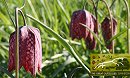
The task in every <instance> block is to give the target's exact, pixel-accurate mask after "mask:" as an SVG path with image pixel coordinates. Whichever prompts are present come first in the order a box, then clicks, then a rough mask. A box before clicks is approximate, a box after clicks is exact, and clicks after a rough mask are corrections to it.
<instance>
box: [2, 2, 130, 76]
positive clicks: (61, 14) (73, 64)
mask: <svg viewBox="0 0 130 78" xmlns="http://www.w3.org/2000/svg"><path fill="white" fill-rule="evenodd" d="M84 1H87V4H86V6H85V9H86V10H88V11H89V12H91V13H92V14H94V9H93V5H92V2H91V0H26V5H25V7H24V8H23V9H22V10H23V12H24V14H29V15H31V16H33V17H35V18H36V19H38V20H39V21H41V22H42V23H43V24H45V25H46V26H48V27H49V28H50V29H52V31H53V32H55V33H56V34H57V35H59V36H61V37H62V40H63V41H65V43H62V41H60V39H57V37H55V36H54V35H52V34H51V33H50V32H46V31H47V30H46V29H45V28H44V27H43V26H42V25H41V24H38V23H37V22H36V21H33V20H32V19H30V18H28V17H27V16H26V20H27V24H28V25H30V26H34V27H37V28H39V29H40V32H41V38H42V53H43V56H42V60H43V68H42V72H41V73H40V74H37V77H38V78H42V77H45V78H52V77H55V78H65V75H67V76H68V75H70V74H69V73H70V72H72V71H73V70H74V69H75V68H77V67H79V66H80V64H79V62H78V61H77V60H75V59H74V55H73V54H72V53H71V52H70V50H68V49H67V48H66V47H67V45H65V44H66V42H68V44H69V45H70V47H72V48H73V49H74V52H76V53H77V55H78V57H79V58H80V60H82V62H83V63H84V64H85V65H87V67H89V63H90V57H89V54H90V53H100V50H99V48H98V47H97V48H96V49H95V50H93V51H90V50H88V49H87V48H86V47H85V42H84V41H83V40H74V41H72V40H71V38H70V36H69V24H70V20H71V15H72V13H73V12H74V11H76V10H79V9H83V5H84ZM94 1H96V0H94ZM106 1H107V3H108V5H111V3H112V1H113V0H106ZM128 1H129V3H130V0H128ZM7 4H8V6H9V11H10V13H11V17H12V18H13V19H14V11H15V7H21V6H22V4H23V2H22V0H7ZM129 6H130V4H129ZM111 11H112V14H113V16H114V17H115V18H116V20H117V22H118V25H117V34H120V33H121V32H123V33H121V34H120V35H117V36H116V37H114V38H113V39H114V40H115V53H128V51H127V33H126V31H125V32H124V30H126V29H127V17H126V15H127V14H126V13H127V11H126V8H125V5H124V3H123V0H116V2H115V3H114V5H113V6H112V8H111ZM19 15H20V14H19ZM106 16H108V11H107V9H106V7H105V5H104V4H103V3H102V2H99V5H98V22H99V23H101V22H102V21H103V19H104V18H105V17H106ZM22 25H23V20H22V17H21V16H19V26H22ZM14 30H15V28H14V26H13V24H12V22H11V20H10V18H9V15H8V13H7V9H6V8H5V6H4V2H2V1H1V2H0V66H2V67H4V68H5V69H7V65H8V57H9V56H8V55H9V52H8V47H9V36H10V34H11V33H12V32H13V31H14ZM99 31H100V32H99V37H100V41H101V42H102V43H103V44H104V41H103V39H102V36H101V35H102V32H101V29H100V28H99ZM59 42H60V43H59ZM62 45H63V46H62ZM101 50H102V51H103V50H104V47H101ZM78 71H79V72H76V74H75V75H74V77H75V78H87V77H88V74H87V71H86V70H84V69H79V70H78ZM11 73H12V75H14V72H11ZM0 77H2V78H8V77H9V76H8V75H7V74H6V73H4V72H2V71H1V70H0ZM22 77H25V78H30V77H32V76H31V75H30V73H26V72H25V70H24V68H22V69H21V70H20V78H22Z"/></svg>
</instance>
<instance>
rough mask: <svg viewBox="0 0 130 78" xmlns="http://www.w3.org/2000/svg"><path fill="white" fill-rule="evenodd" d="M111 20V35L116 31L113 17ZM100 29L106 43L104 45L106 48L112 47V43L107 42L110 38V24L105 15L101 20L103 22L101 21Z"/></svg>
mask: <svg viewBox="0 0 130 78" xmlns="http://www.w3.org/2000/svg"><path fill="white" fill-rule="evenodd" d="M112 20H113V35H114V34H115V31H116V25H117V22H116V20H115V19H114V18H113V19H112ZM101 29H102V35H103V38H104V41H105V43H106V47H107V48H108V49H112V43H107V42H108V41H109V40H110V39H111V38H112V32H111V25H110V19H109V18H107V17H106V18H105V19H104V20H103V22H102V23H101Z"/></svg>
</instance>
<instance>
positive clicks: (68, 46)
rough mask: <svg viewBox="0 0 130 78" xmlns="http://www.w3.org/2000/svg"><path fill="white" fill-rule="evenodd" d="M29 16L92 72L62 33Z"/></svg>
mask: <svg viewBox="0 0 130 78" xmlns="http://www.w3.org/2000/svg"><path fill="white" fill-rule="evenodd" d="M27 17H29V18H31V19H32V20H34V21H36V22H37V23H38V24H40V25H42V26H43V28H44V29H45V30H46V31H47V32H48V33H49V34H51V35H52V36H53V37H55V38H56V39H57V40H58V42H59V43H61V44H62V46H64V47H65V48H66V50H68V51H69V52H70V53H71V54H72V55H73V57H74V58H75V60H76V61H77V62H78V63H79V64H80V65H81V66H82V67H83V68H84V69H85V70H86V71H87V72H88V73H89V74H90V70H89V69H88V68H87V67H86V66H85V64H84V63H83V62H82V60H81V59H80V58H79V57H78V55H77V54H76V52H75V51H74V50H73V48H72V47H71V46H70V45H69V44H68V43H67V42H66V41H65V40H64V39H63V38H62V37H61V36H60V35H58V34H57V33H55V32H54V31H53V30H52V29H51V28H49V27H48V26H46V25H45V24H43V23H42V22H40V21H39V20H37V19H35V18H34V17H32V16H31V15H28V14H27Z"/></svg>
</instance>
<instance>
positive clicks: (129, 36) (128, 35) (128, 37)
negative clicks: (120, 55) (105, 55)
mask: <svg viewBox="0 0 130 78" xmlns="http://www.w3.org/2000/svg"><path fill="white" fill-rule="evenodd" d="M123 1H124V3H125V5H126V10H127V39H128V44H127V45H128V53H129V54H130V26H129V22H130V20H129V14H130V13H129V5H128V2H127V1H126V0H123Z"/></svg>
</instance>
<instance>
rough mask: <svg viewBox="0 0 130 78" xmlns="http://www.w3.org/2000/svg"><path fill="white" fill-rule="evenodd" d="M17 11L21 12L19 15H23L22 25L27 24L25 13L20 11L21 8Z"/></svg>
mask: <svg viewBox="0 0 130 78" xmlns="http://www.w3.org/2000/svg"><path fill="white" fill-rule="evenodd" d="M18 11H19V12H20V13H21V15H22V17H23V21H24V26H27V23H26V19H25V15H24V13H23V12H22V10H21V9H19V10H18Z"/></svg>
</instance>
